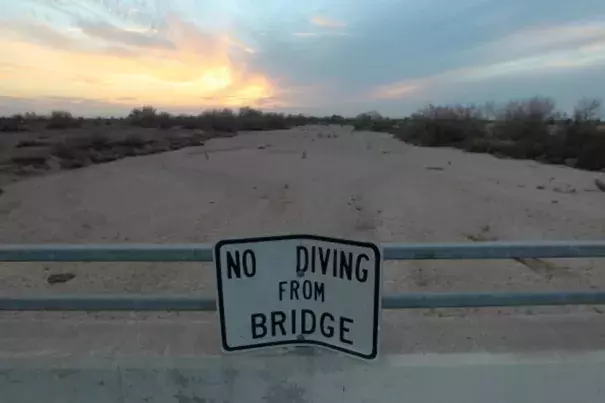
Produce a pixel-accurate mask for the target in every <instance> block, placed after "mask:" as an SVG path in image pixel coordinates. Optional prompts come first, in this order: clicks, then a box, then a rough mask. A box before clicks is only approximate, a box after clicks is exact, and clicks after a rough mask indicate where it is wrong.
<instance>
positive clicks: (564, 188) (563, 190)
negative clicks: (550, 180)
mask: <svg viewBox="0 0 605 403" xmlns="http://www.w3.org/2000/svg"><path fill="white" fill-rule="evenodd" d="M552 190H553V191H554V192H557V193H566V194H573V193H576V192H577V190H576V188H574V187H573V186H571V185H569V184H565V185H562V186H555V187H553V188H552Z"/></svg>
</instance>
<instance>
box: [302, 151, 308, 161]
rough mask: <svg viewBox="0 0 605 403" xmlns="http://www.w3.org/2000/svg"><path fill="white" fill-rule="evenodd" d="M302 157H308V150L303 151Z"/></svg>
mask: <svg viewBox="0 0 605 403" xmlns="http://www.w3.org/2000/svg"><path fill="white" fill-rule="evenodd" d="M301 157H302V159H303V160H305V159H307V152H306V151H303V153H302V156H301Z"/></svg>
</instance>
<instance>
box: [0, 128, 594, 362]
mask: <svg viewBox="0 0 605 403" xmlns="http://www.w3.org/2000/svg"><path fill="white" fill-rule="evenodd" d="M597 175H599V174H596V173H594V172H584V171H579V170H574V169H570V168H566V167H559V166H548V165H541V164H539V163H536V162H533V161H515V160H501V159H497V158H494V157H492V156H489V155H479V154H468V153H464V152H461V151H458V150H452V149H436V148H418V147H413V146H410V145H407V144H404V143H402V142H399V141H397V140H394V139H392V138H391V136H390V135H386V134H379V133H370V132H353V131H352V130H350V129H348V128H340V127H324V126H315V127H313V126H307V127H303V128H298V129H293V130H289V131H274V132H264V133H242V134H240V135H239V136H237V137H234V138H227V139H213V140H210V141H208V142H207V143H206V145H205V146H203V147H192V148H186V149H181V150H178V151H173V152H168V153H163V154H157V155H152V156H145V157H136V158H127V159H124V160H120V161H115V162H112V163H107V164H102V165H96V166H91V167H87V168H83V169H80V170H75V171H69V172H59V173H56V174H51V175H48V176H44V177H37V178H31V179H28V180H25V181H22V182H19V183H15V184H12V185H9V186H6V187H5V188H4V190H5V192H4V194H2V195H1V196H0V223H1V225H0V242H2V243H46V242H57V243H59V242H69V243H92V242H94V243H104V242H107V243H115V242H120V243H127V242H137V243H138V242H149V243H181V242H185V243H188V242H215V241H218V240H220V239H222V238H229V237H241V236H260V235H271V234H287V233H314V234H320V235H327V236H338V237H345V238H351V239H358V240H367V241H375V242H461V241H462V242H472V241H473V240H481V239H486V240H487V239H489V240H555V239H556V240H561V239H602V238H603V234H604V233H605V214H604V212H603V206H604V203H605V193H602V192H599V191H598V190H596V187H595V185H594V178H595V177H596V176H597ZM602 263H603V261H602V260H601V261H599V260H597V259H560V260H552V261H538V262H533V263H532V262H529V264H524V263H519V262H516V261H512V260H507V261H504V260H502V261H456V262H448V261H422V262H421V261H418V262H405V263H403V262H386V264H385V274H384V277H385V287H384V291H385V293H390V292H394V291H399V292H405V291H415V292H418V291H492V290H493V291H505V290H510V291H529V290H534V291H550V290H590V289H597V288H602V287H603V286H604V285H605V270H603V266H602ZM65 271H70V272H73V273H75V274H76V277H75V278H74V279H73V280H71V281H69V282H67V283H65V284H57V285H49V284H48V283H47V281H46V279H47V277H48V276H49V275H50V274H52V273H58V272H65ZM43 292H46V293H51V292H52V293H54V292H57V293H78V292H87V293H125V292H133V293H156V292H159V293H197V292H204V293H208V294H210V295H213V294H214V293H215V283H214V274H213V271H212V267H211V266H210V265H205V270H200V265H199V264H165V263H155V264H154V263H136V264H122V263H103V264H93V263H87V264H80V263H78V264H65V263H55V264H51V263H48V264H39V263H32V264H14V263H11V264H7V263H4V264H0V293H1V294H4V295H8V294H10V295H15V294H23V293H43ZM600 312H601V309H600V308H598V307H572V308H519V309H466V310H415V311H405V312H402V311H399V312H394V311H391V312H385V314H384V315H383V318H384V321H385V328H384V329H383V334H385V333H388V334H387V335H386V336H385V337H389V338H390V339H389V340H390V341H388V342H387V343H386V344H387V346H388V347H387V348H392V349H396V350H400V349H404V350H405V349H408V350H409V349H412V350H414V348H412V347H411V345H414V343H416V342H417V344H418V343H419V345H420V347H419V348H415V350H418V349H420V350H423V349H430V350H438V351H441V350H443V349H444V348H445V347H444V346H451V349H452V350H459V348H458V347H459V346H460V345H462V344H464V343H465V341H464V340H469V339H468V338H470V340H475V339H480V338H481V337H483V338H484V339H486V340H487V341H485V342H484V343H480V344H481V345H479V346H478V345H477V343H476V342H475V341H473V342H472V343H470V344H469V343H467V344H468V349H475V348H483V346H484V345H485V346H488V345H491V346H494V345H495V344H494V340H496V339H498V340H500V339H502V340H504V341H502V340H500V342H499V343H500V344H498V345H499V346H502V345H506V340H505V339H506V338H505V337H504V336H503V335H505V334H508V335H509V336H510V337H517V338H518V337H519V336H518V335H519V334H525V335H526V336H527V340H526V341H525V342H522V343H521V344H523V343H525V344H523V345H524V346H525V345H527V348H528V349H531V348H532V346H534V348H540V345H541V344H542V343H543V341H542V340H541V338H542V337H554V336H553V333H556V334H559V335H560V337H561V340H559V341H558V342H557V343H559V344H557V343H555V344H556V348H568V347H569V348H587V347H591V348H600V347H605V338H604V337H605V320H604V319H603V318H602V316H601V315H600ZM175 315H176V314H123V315H122V314H106V313H105V314H96V315H85V314H73V313H71V314H67V313H65V314H43V313H19V314H16V313H3V314H2V315H1V316H0V320H2V321H6V323H10V324H11V329H17V328H18V327H19V326H23V332H31V326H33V324H32V322H31V320H32V319H34V318H35V319H39V320H41V322H37V323H38V324H39V325H40V326H41V327H40V328H44V326H45V325H44V323H46V322H44V321H50V322H51V323H55V321H56V320H57V319H58V318H63V319H64V320H65V321H72V323H73V321H76V322H77V321H87V320H91V319H90V318H91V317H93V316H94V317H95V318H97V320H110V319H111V318H115V320H127V321H132V320H133V318H136V319H137V320H145V318H150V317H152V318H157V317H161V318H162V319H161V320H169V321H176V322H177V323H180V322H179V321H181V320H183V321H193V320H200V321H202V322H204V323H206V322H208V323H211V324H212V326H211V327H212V328H213V329H214V328H215V325H216V319H215V318H214V316H213V315H210V316H208V314H188V315H189V316H188V315H182V314H181V315H180V316H178V317H176V316H175ZM203 315H206V316H203ZM574 315H575V316H574ZM498 317H501V318H502V319H501V320H500V321H498V319H494V318H498ZM528 317H529V318H530V319H529V320H530V321H534V322H535V320H538V319H535V318H544V321H545V322H544V323H546V325H547V327H548V334H546V333H544V334H542V333H539V332H540V331H543V330H544V329H542V330H535V328H536V326H534V327H531V326H530V327H529V328H531V329H534V330H529V329H528V328H527V327H525V328H524V327H523V323H527V321H528ZM186 318H188V319H186ZM570 318H573V320H572V322H573V323H574V324H573V325H572V324H569V323H571V322H569V320H571V319H570ZM455 320H459V322H455ZM539 320H542V319H539ZM419 321H420V322H422V321H424V322H422V323H425V324H426V323H429V325H427V326H428V327H426V326H425V327H423V326H422V325H421V323H420V322H419ZM452 321H454V322H452ZM519 321H520V322H519ZM471 322H472V323H475V324H477V323H484V327H483V329H484V330H485V329H488V330H489V331H488V333H489V334H493V336H485V334H484V335H483V336H481V335H480V333H481V332H482V330H480V329H479V328H477V329H475V328H473V327H472V326H471V325H469V323H471ZM534 322H532V323H534ZM87 323H88V322H87ZM129 323H131V322H129ZM410 323H415V324H417V326H413V327H410ZM456 323H459V325H456ZM520 323H521V324H520ZM442 325H443V326H446V328H439V326H442ZM0 326H1V324H0ZM49 326H50V325H49ZM434 326H436V327H434ZM456 326H458V327H457V328H460V327H462V328H464V327H465V326H471V328H472V329H475V330H473V331H472V332H474V333H473V334H468V335H467V334H466V333H464V332H463V333H464V334H461V335H458V336H456V337H454V338H453V340H454V341H452V340H448V338H447V337H445V336H444V335H441V336H439V337H436V336H435V333H436V332H437V333H439V332H445V331H448V332H451V331H452V330H451V329H453V328H454V327H456ZM473 326H474V325H473ZM566 326H567V327H566ZM569 326H573V329H571V328H568V327H569ZM401 327H404V328H406V329H407V330H406V332H405V337H404V338H405V339H406V341H405V342H401V340H400V339H401V338H402V337H401V336H398V333H397V331H396V330H397V329H400V328H401ZM537 327H539V326H537ZM500 328H501V330H502V331H501V332H494V329H500ZM504 328H506V330H503V329H504ZM28 329H29V330H28ZM444 329H445V330H444ZM447 329H450V330H447ZM524 329H525V330H524ZM553 329H568V330H569V332H572V333H573V334H574V335H575V336H570V335H569V334H566V335H562V333H561V332H562V330H557V331H554V330H553ZM574 329H575V330H574ZM580 329H582V330H581V331H580ZM167 332H168V333H170V331H169V330H167ZM472 332H471V333H472ZM490 332H491V333H490ZM519 332H521V333H519ZM532 332H538V333H532ZM429 333H430V337H427V336H429ZM459 333H460V332H459ZM563 333H565V332H563ZM17 334H18V331H17V330H14V331H13V335H12V336H10V337H12V339H10V337H9V336H6V337H9V339H10V340H9V339H6V338H5V339H4V341H3V340H2V336H1V335H0V351H1V350H2V349H3V348H4V349H5V351H6V350H7V349H15V348H16V346H17V345H18V343H17V342H16V341H17V340H18V337H19V336H17ZM480 336H481V337H480ZM410 340H411V341H410ZM431 340H433V341H431ZM455 340H458V341H455ZM564 340H568V342H564ZM3 342H4V344H3ZM213 343H214V341H213ZM423 343H424V344H423ZM457 343H458V344H457ZM490 343H491V344H490ZM561 343H563V345H561ZM513 344H514V343H513ZM3 346H4V347H3ZM457 346H458V347H457ZM488 347H489V346H488ZM488 347H486V348H488ZM524 348H525V347H524ZM445 349H446V350H447V349H448V348H445Z"/></svg>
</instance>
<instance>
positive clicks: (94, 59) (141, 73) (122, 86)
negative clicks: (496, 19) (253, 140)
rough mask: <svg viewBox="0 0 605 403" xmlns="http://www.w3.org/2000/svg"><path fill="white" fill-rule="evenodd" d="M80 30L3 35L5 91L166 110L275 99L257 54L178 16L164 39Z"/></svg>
mask: <svg viewBox="0 0 605 403" xmlns="http://www.w3.org/2000/svg"><path fill="white" fill-rule="evenodd" d="M13 28H14V27H13ZM78 28H80V29H81V33H82V34H84V35H80V36H70V37H68V36H66V35H63V34H61V33H59V31H58V30H57V29H54V28H51V27H50V26H40V25H27V26H23V27H21V28H20V29H13V31H11V32H13V33H16V35H4V36H2V37H0V54H2V55H3V58H4V60H10V62H11V65H12V66H13V68H10V69H9V68H8V67H6V68H3V69H0V72H1V73H0V91H1V92H2V93H3V94H4V95H6V96H11V97H19V98H31V99H45V100H47V101H48V100H49V99H50V97H53V96H56V95H57V94H61V95H62V96H64V97H68V98H71V99H87V100H89V101H90V102H91V103H90V104H91V105H96V104H95V102H96V103H98V104H104V103H109V104H114V105H128V106H134V105H138V104H154V105H157V106H158V107H167V108H189V107H195V108H199V107H239V106H246V105H250V106H256V105H257V104H259V103H260V102H261V101H262V100H264V99H273V98H275V97H276V94H277V88H276V86H275V84H274V83H273V80H271V79H270V78H269V77H268V76H267V75H265V74H263V73H261V72H259V71H257V70H255V71H252V70H251V69H250V68H249V67H248V65H247V62H246V55H251V54H252V53H254V50H253V49H251V48H250V47H247V46H245V45H244V44H243V43H242V42H241V41H240V40H238V39H236V38H234V37H233V36H232V35H227V34H219V33H210V32H204V31H203V30H201V29H200V28H199V27H197V26H196V25H195V24H193V23H190V22H187V21H184V20H183V19H181V18H179V17H177V16H168V17H167V18H166V20H165V25H164V29H163V30H162V32H161V34H155V33H148V32H135V31H128V30H125V29H123V28H119V27H117V26H113V25H110V24H108V23H104V22H94V23H93V22H90V21H87V22H82V21H79V22H78ZM65 32H71V31H68V30H65ZM45 37H46V38H50V39H47V40H41V38H45ZM66 38H69V39H66ZM91 38H92V39H91ZM3 65H4V63H2V62H0V67H1V66H3ZM49 77H52V79H51V80H49Z"/></svg>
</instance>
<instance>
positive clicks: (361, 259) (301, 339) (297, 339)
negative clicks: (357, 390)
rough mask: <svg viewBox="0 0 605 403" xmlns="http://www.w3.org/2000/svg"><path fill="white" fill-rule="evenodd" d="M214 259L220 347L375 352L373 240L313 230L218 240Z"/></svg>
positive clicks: (377, 268)
mask: <svg viewBox="0 0 605 403" xmlns="http://www.w3.org/2000/svg"><path fill="white" fill-rule="evenodd" d="M214 262H215V265H216V278H217V285H218V302H217V303H218V312H219V319H220V324H221V343H222V348H223V350H224V351H226V352H235V351H245V350H251V349H258V348H266V347H276V346H294V345H311V346H320V347H325V348H328V349H332V350H336V351H340V352H344V353H347V354H350V355H353V356H356V357H360V358H365V359H374V358H376V356H377V354H378V328H379V317H380V301H381V289H382V282H381V278H380V275H381V264H382V259H381V253H380V248H379V247H378V246H377V245H375V244H372V243H366V242H357V241H349V240H343V239H335V238H326V237H319V236H314V235H287V236H276V237H264V238H248V239H233V240H223V241H220V242H219V243H217V244H216V246H215V248H214Z"/></svg>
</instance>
